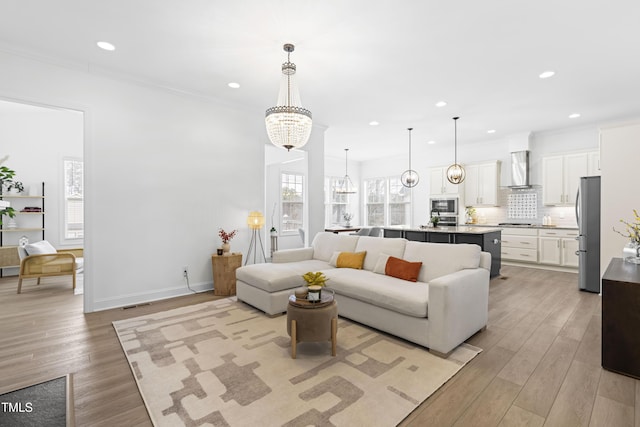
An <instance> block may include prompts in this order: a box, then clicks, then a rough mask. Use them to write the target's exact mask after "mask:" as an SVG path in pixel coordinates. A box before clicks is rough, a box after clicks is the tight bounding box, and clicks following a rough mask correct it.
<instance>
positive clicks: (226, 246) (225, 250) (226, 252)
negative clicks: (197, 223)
mask: <svg viewBox="0 0 640 427" xmlns="http://www.w3.org/2000/svg"><path fill="white" fill-rule="evenodd" d="M230 251H231V245H230V244H229V242H227V243H223V244H222V254H223V255H229V252H230Z"/></svg>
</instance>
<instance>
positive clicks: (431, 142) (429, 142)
mask: <svg viewBox="0 0 640 427" xmlns="http://www.w3.org/2000/svg"><path fill="white" fill-rule="evenodd" d="M435 143H436V142H435V141H434V140H433V139H432V140H431V141H427V144H429V145H433V144H435Z"/></svg>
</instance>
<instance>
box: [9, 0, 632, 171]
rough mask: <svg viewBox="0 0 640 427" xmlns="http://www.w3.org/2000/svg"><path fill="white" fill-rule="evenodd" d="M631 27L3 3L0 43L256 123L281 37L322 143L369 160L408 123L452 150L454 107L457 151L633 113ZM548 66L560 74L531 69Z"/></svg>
mask: <svg viewBox="0 0 640 427" xmlns="http://www.w3.org/2000/svg"><path fill="white" fill-rule="evenodd" d="M639 22H640V2H638V1H637V0H606V1H605V0H562V1H557V0H555V1H553V0H536V1H526V2H525V1H514V0H511V1H509V0H484V1H477V0H467V1H443V0H437V1H436V0H394V1H390V0H375V1H372V0H368V1H364V0H348V1H347V0H322V1H319V0H315V1H314V0H279V1H276V0H237V1H229V0H226V1H218V0H184V1H178V0H135V1H131V0H109V1H98V0H56V1H50V0H0V49H3V50H9V51H13V52H18V53H25V54H29V55H38V56H41V57H47V58H50V59H53V60H56V61H61V62H63V63H67V64H74V65H82V66H88V67H89V69H90V70H91V71H92V72H96V73H108V74H111V75H116V76H125V77H128V78H135V79H140V80H144V81H150V82H154V83H156V84H159V85H163V86H167V87H172V88H176V89H179V90H183V91H188V92H193V93H197V94H201V95H205V96H210V97H212V98H216V99H220V100H222V101H224V102H227V103H230V104H236V105H242V106H245V107H247V108H249V109H250V114H254V115H255V116H250V117H248V120H260V121H261V120H263V115H264V110H265V109H266V108H268V107H270V106H272V105H274V104H275V102H276V99H277V94H278V85H279V80H280V64H281V63H282V62H284V60H285V58H286V55H285V53H284V52H283V51H282V45H283V44H284V43H286V42H291V43H294V44H295V45H296V51H295V52H294V53H293V54H292V62H295V63H296V64H297V66H298V81H299V87H300V94H301V98H302V102H303V105H304V107H306V108H308V109H310V110H311V111H312V113H313V118H314V121H315V123H318V124H322V125H325V126H328V130H327V133H326V138H325V140H326V142H327V148H326V151H327V153H328V154H329V155H334V156H336V157H342V156H343V153H344V152H343V149H344V148H345V147H350V149H351V150H350V152H349V158H350V159H353V160H365V159H370V158H374V157H381V156H389V155H397V154H403V153H406V141H407V131H406V128H407V127H408V126H412V127H414V128H415V130H414V131H413V135H412V136H413V142H414V145H416V144H425V143H426V141H428V140H435V141H436V142H437V143H438V144H452V139H453V123H452V120H451V118H452V117H453V116H456V115H459V116H460V117H461V119H460V120H459V122H458V140H459V143H460V144H461V145H464V144H465V143H472V142H477V141H483V140H492V139H498V138H504V137H505V136H507V135H509V134H512V133H516V132H523V131H533V132H536V131H544V130H553V129H559V128H566V127H571V126H585V125H593V124H598V123H603V122H607V121H612V120H619V119H626V118H631V117H638V116H639V115H640V55H639V54H638V53H639V52H638V51H639V46H638V44H639V41H640V25H639V24H638V23H639ZM99 40H106V41H109V42H111V43H113V44H114V45H115V46H116V47H117V49H116V51H114V52H105V51H102V50H100V49H98V48H97V47H96V45H95V43H96V42H97V41H99ZM0 66H1V64H0ZM545 70H554V71H555V72H556V75H555V76H554V77H552V78H550V79H546V80H541V79H539V78H538V75H539V74H540V73H541V72H542V71H545ZM232 81H235V82H238V83H240V84H241V85H242V86H241V88H240V89H235V90H234V89H230V88H229V87H227V83H229V82H232ZM440 100H445V101H447V102H448V105H447V106H446V107H443V108H437V107H435V106H434V104H435V103H436V102H437V101H440ZM574 112H579V113H580V114H581V115H582V116H581V117H580V118H578V119H568V115H569V114H571V113H574ZM372 120H376V121H379V122H380V126H377V127H372V126H369V125H368V123H369V122H370V121H372ZM488 129H496V131H497V132H496V133H495V134H493V135H488V134H487V133H486V131H487V130H488ZM265 137H266V132H265Z"/></svg>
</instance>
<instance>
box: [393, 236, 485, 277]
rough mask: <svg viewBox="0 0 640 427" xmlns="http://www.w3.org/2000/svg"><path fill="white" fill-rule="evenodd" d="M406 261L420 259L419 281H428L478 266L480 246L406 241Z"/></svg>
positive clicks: (404, 257)
mask: <svg viewBox="0 0 640 427" xmlns="http://www.w3.org/2000/svg"><path fill="white" fill-rule="evenodd" d="M402 258H403V259H405V260H406V261H412V262H418V261H422V269H421V270H420V275H419V276H418V281H419V282H425V283H428V282H430V281H431V280H432V279H435V278H436V277H441V276H446V275H447V274H451V273H455V272H456V271H460V270H463V269H465V268H478V266H479V265H480V246H478V245H470V244H465V243H461V244H449V243H425V242H407V245H406V248H405V251H404V256H403V257H402Z"/></svg>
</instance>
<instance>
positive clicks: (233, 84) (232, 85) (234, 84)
mask: <svg viewBox="0 0 640 427" xmlns="http://www.w3.org/2000/svg"><path fill="white" fill-rule="evenodd" d="M227 86H229V87H230V88H231V89H238V88H239V87H240V83H236V82H231V83H228V84H227Z"/></svg>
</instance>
